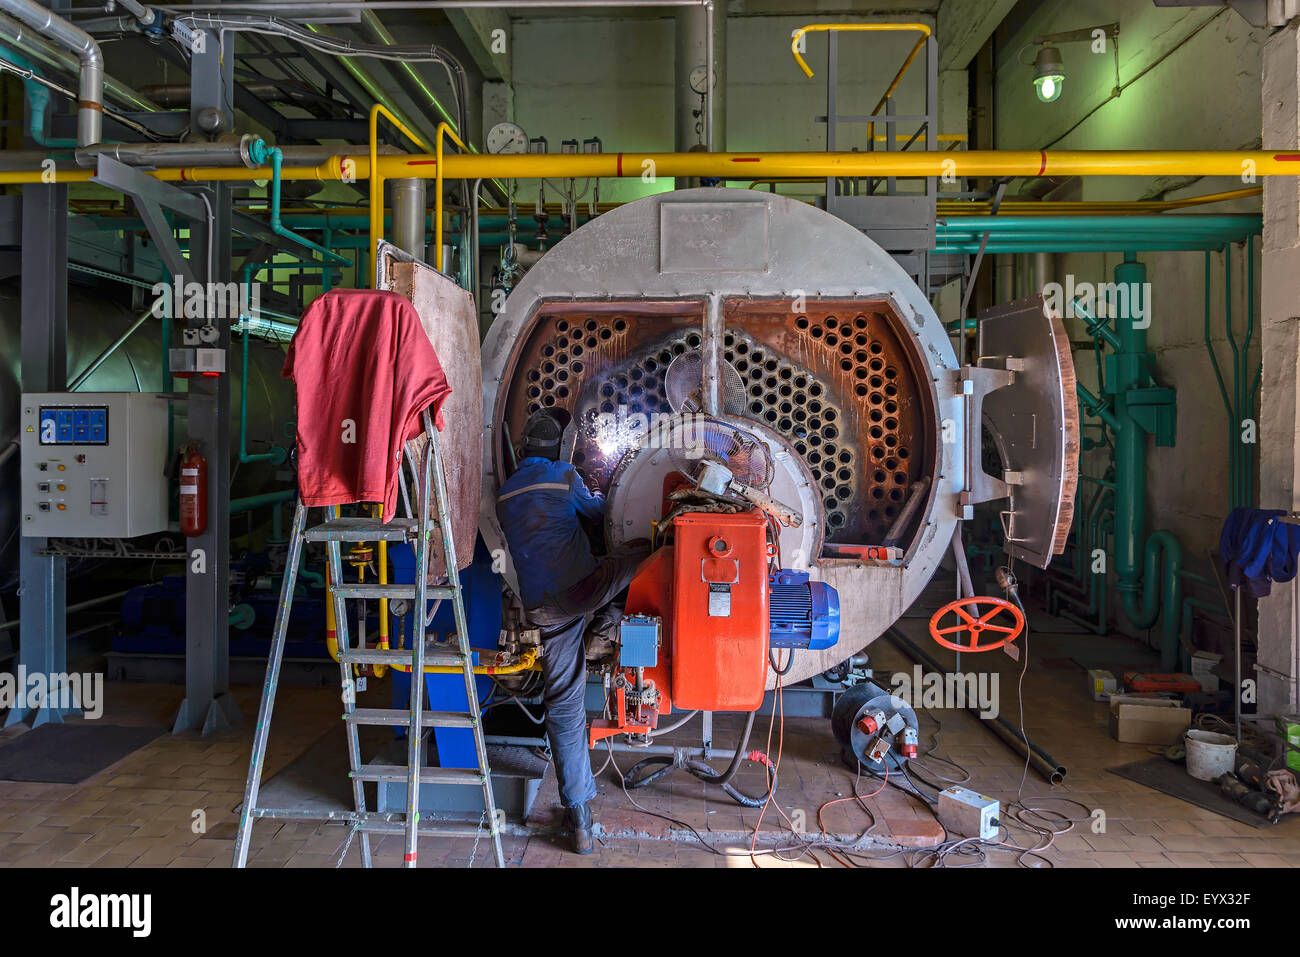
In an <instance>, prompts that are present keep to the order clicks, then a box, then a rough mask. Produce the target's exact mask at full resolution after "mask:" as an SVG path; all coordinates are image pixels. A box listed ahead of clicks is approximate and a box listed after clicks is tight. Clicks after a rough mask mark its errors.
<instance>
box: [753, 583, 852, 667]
mask: <svg viewBox="0 0 1300 957" xmlns="http://www.w3.org/2000/svg"><path fill="white" fill-rule="evenodd" d="M767 582H768V597H767V603H768V621H769V638H768V644H769V645H770V646H771V647H773V648H807V649H810V650H812V651H821V650H822V649H823V648H829V647H830V646H831V645H833V644H835V642H837V641H839V640H840V594H839V592H837V591H836V590H835V589H834V588H832V587H831V586H830V585H828V584H826V583H825V582H815V581H809V580H808V573H807V572H801V571H797V570H795V569H793V568H783V569H781V570H780V571H778V572H777V573H776V574H774V575H772V576H771V577H769V578H768V580H767Z"/></svg>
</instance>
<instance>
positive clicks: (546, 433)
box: [524, 409, 570, 461]
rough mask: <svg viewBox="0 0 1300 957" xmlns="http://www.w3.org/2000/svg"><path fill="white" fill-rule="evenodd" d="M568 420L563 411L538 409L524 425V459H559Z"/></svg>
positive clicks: (567, 415)
mask: <svg viewBox="0 0 1300 957" xmlns="http://www.w3.org/2000/svg"><path fill="white" fill-rule="evenodd" d="M569 420H570V416H569V413H567V412H565V411H564V410H563V409H538V410H537V411H536V412H534V413H533V414H532V415H530V416H529V417H528V421H527V422H526V423H524V458H534V457H538V458H543V459H551V460H552V461H555V460H557V459H559V458H560V453H561V447H562V446H563V444H564V430H565V428H566V427H567V426H568V424H569Z"/></svg>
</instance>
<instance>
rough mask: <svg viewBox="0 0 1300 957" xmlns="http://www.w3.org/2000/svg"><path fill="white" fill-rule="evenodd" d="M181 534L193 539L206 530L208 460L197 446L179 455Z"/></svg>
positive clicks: (186, 448)
mask: <svg viewBox="0 0 1300 957" xmlns="http://www.w3.org/2000/svg"><path fill="white" fill-rule="evenodd" d="M180 491H181V495H180V499H181V501H180V514H181V534H182V535H184V536H185V537H186V538H195V537H197V536H199V535H202V534H203V533H204V532H206V531H207V530H208V460H207V459H205V458H204V457H203V456H202V455H200V454H199V450H198V447H197V446H194V445H187V446H185V449H184V451H183V452H182V453H181V489H180Z"/></svg>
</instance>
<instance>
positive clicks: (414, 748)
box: [234, 411, 505, 867]
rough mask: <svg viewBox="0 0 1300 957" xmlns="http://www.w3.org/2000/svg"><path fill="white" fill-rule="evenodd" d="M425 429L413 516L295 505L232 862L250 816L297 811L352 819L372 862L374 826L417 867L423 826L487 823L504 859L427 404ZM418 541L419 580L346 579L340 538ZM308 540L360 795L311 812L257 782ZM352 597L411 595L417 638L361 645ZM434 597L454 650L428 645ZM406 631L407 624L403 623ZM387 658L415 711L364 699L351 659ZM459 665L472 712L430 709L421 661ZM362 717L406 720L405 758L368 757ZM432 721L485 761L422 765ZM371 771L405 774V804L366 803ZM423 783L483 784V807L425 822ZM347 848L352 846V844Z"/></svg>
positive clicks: (430, 831) (377, 775) (282, 816)
mask: <svg viewBox="0 0 1300 957" xmlns="http://www.w3.org/2000/svg"><path fill="white" fill-rule="evenodd" d="M424 431H425V436H426V438H427V444H426V446H425V449H424V453H423V455H421V456H419V460H420V472H419V473H417V474H418V475H419V476H420V478H418V479H417V485H416V507H415V509H414V510H412V509H411V501H410V496H409V494H408V491H407V487H406V478H405V473H404V472H401V471H400V470H399V474H400V475H401V477H402V498H403V501H404V502H405V503H406V511H407V517H394V518H393V519H392V520H390V521H388V522H383V521H381V520H379V519H377V518H343V517H340V515H339V509H338V507H337V506H334V507H330V508H328V509H326V511H327V519H326V521H325V522H324V523H322V524H320V525H316V526H314V527H312V528H308V527H307V511H308V509H307V507H305V506H304V505H303V504H302V502H301V501H299V503H298V507H297V510H296V511H295V513H294V520H293V531H292V532H291V535H290V540H289V554H288V558H287V560H286V564H285V574H284V583H283V585H282V587H281V591H280V605H279V608H278V610H277V611H276V617H275V637H274V639H273V641H272V643H271V652H270V655H269V657H268V659H267V663H266V683H265V685H264V686H263V688H262V704H261V706H260V708H259V709H258V713H257V731H256V734H255V735H254V737H253V753H252V755H251V757H250V758H249V763H248V781H247V783H246V784H245V785H244V803H243V805H242V807H241V808H240V814H239V830H238V834H237V836H236V839H235V859H234V866H235V867H244V866H245V865H246V864H247V863H248V848H249V842H250V840H251V838H252V832H253V822H254V821H255V820H257V819H259V818H272V819H278V820H296V821H329V822H342V823H347V824H350V825H351V826H352V834H350V835H349V839H348V840H349V844H350V842H351V838H352V835H356V834H359V835H360V844H361V859H362V863H363V864H364V865H365V866H366V867H370V866H371V855H370V835H371V834H405V836H406V848H405V855H404V858H403V861H404V864H405V866H406V867H415V866H416V860H417V857H416V855H417V845H418V840H419V838H420V837H421V836H443V837H474V838H478V837H480V836H481V835H482V834H483V833H484V831H485V830H486V832H487V833H488V834H490V835H491V837H492V842H493V845H494V847H495V850H496V863H497V866H498V867H504V866H505V859H504V857H503V855H502V851H501V833H500V816H499V815H498V814H497V813H496V810H495V809H496V803H495V801H494V800H493V797H492V775H491V771H490V769H489V767H488V757H487V744H486V742H485V741H484V739H483V725H482V720H481V717H480V714H479V704H478V693H477V690H476V688H475V684H474V657H473V653H472V652H471V651H470V647H469V628H468V626H467V623H466V620H465V605H464V601H463V599H462V595H461V587H460V576H459V574H457V572H456V570H457V568H458V567H459V566H458V564H457V561H456V544H455V542H454V541H453V535H452V528H451V517H450V514H449V512H448V508H447V487H446V479H445V475H444V473H443V467H442V454H441V452H440V450H439V446H438V431H437V429H435V428H434V427H433V422H432V420H431V418H430V416H429V413H428V411H425V413H424ZM405 457H406V460H407V464H409V466H410V467H411V470H412V472H413V473H414V472H415V469H416V459H417V456H416V455H415V454H414V449H413V445H412V444H411V443H408V444H407V447H406V450H405ZM431 491H432V495H433V502H434V504H435V506H436V508H437V518H436V520H435V519H433V518H431V517H430V514H429V512H430V508H429V506H430V501H429V495H430V492H431ZM435 526H436V527H437V528H438V529H439V530H440V531H441V534H442V545H443V556H444V559H445V562H444V564H445V567H446V568H447V570H448V574H447V576H446V578H447V582H446V584H443V585H439V586H430V585H429V584H428V582H427V578H428V575H427V571H428V567H429V556H430V548H431V542H432V538H433V530H434V528H435ZM374 541H388V542H411V543H413V545H414V552H415V582H414V584H410V585H389V584H368V583H354V584H348V583H344V581H343V556H342V548H341V543H343V542H374ZM304 542H324V543H325V546H326V549H327V551H328V555H329V570H330V579H331V581H333V582H334V583H335V584H334V586H333V600H334V617H335V623H336V629H337V630H336V634H337V640H338V660H339V672H340V676H341V679H342V682H343V707H344V712H343V724H344V729H345V731H346V734H347V746H348V762H349V765H350V767H351V772H350V775H349V776H350V778H351V780H352V794H353V799H354V802H355V805H356V808H355V810H353V811H325V812H319V811H316V812H313V811H306V810H299V809H294V808H263V807H258V806H257V796H258V791H259V790H260V788H261V782H262V766H263V764H264V762H265V760H266V743H267V739H268V738H269V736H270V732H271V713H272V711H273V709H274V707H275V693H276V688H277V686H278V684H279V680H280V665H281V662H282V661H283V658H284V646H285V640H286V634H287V632H288V626H289V612H290V608H291V606H292V603H293V592H294V587H295V585H296V583H297V578H298V565H299V562H300V560H301V558H302V548H303V543H304ZM350 598H359V599H366V598H379V599H387V600H389V601H394V600H403V601H407V602H409V603H410V605H409V610H408V612H407V613H408V614H409V615H413V616H415V617H414V623H413V627H412V629H411V633H412V642H411V644H412V645H413V647H412V648H409V649H401V648H398V649H382V648H365V647H364V644H365V637H364V635H363V636H362V637H361V640H360V641H359V643H358V647H356V648H353V647H351V645H350V644H349V642H348V618H347V606H346V604H345V603H346V601H347V600H348V599H350ZM429 599H445V600H448V601H450V602H451V603H452V608H453V611H454V613H455V620H456V637H457V642H458V645H459V648H458V650H457V651H454V652H448V651H430V650H426V648H425V643H426V641H427V639H426V638H425V637H424V631H425V627H426V618H425V609H426V608H427V607H428V601H429ZM399 633H400V632H399ZM362 664H369V665H374V664H381V665H388V666H390V667H392V666H398V667H401V666H405V667H408V668H410V674H411V703H410V710H409V711H402V710H400V709H391V708H358V707H357V706H356V690H355V689H356V684H355V681H354V679H353V677H352V669H353V666H354V665H362ZM436 666H451V667H459V668H460V669H461V671H462V672H463V673H464V675H465V695H466V699H467V701H468V710H467V711H466V712H447V711H425V710H424V681H423V675H424V669H425V668H426V667H436ZM360 725H383V726H389V727H400V726H403V725H405V726H406V727H407V729H408V730H407V757H406V764H405V766H403V765H398V764H393V765H387V764H364V763H362V760H361V746H360V738H359V734H358V727H359V726H360ZM428 728H469V729H471V730H472V731H473V732H474V748H475V751H476V752H477V755H478V768H421V767H420V750H421V743H422V738H423V732H424V730H425V729H428ZM366 781H405V782H406V810H405V812H404V813H401V812H377V811H368V810H367V809H366V799H365V782H366ZM421 784H452V785H465V786H469V787H478V788H481V789H482V792H483V817H481V818H480V820H479V823H478V824H477V825H473V824H470V823H452V822H437V821H431V822H428V823H423V824H422V823H421V822H420V814H419V795H420V785H421ZM344 852H345V853H346V848H345V851H344Z"/></svg>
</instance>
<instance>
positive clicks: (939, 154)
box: [0, 150, 1300, 227]
mask: <svg viewBox="0 0 1300 957" xmlns="http://www.w3.org/2000/svg"><path fill="white" fill-rule="evenodd" d="M349 160H350V161H351V163H350V164H349V166H348V168H347V173H348V175H349V177H350V178H352V179H356V180H362V179H369V178H370V174H371V169H372V168H375V169H377V170H378V171H379V174H380V177H381V181H382V180H389V179H397V178H411V179H437V178H439V173H440V172H441V177H442V178H445V179H478V178H479V177H482V178H484V179H490V178H500V179H511V178H514V179H541V178H548V179H573V178H576V179H586V178H589V177H590V178H593V179H618V178H623V177H640V176H643V175H644V176H655V177H659V176H674V177H676V176H708V177H718V178H722V179H732V180H736V179H744V180H754V179H765V178H779V179H786V178H790V177H805V176H806V177H816V178H819V179H824V178H826V177H828V176H831V177H834V176H847V177H875V178H882V177H886V176H893V177H916V178H920V177H929V176H942V175H944V174H945V173H951V174H953V175H956V176H970V177H995V176H1013V177H1014V176H1233V177H1256V176H1296V175H1300V151H1293V152H1285V151H1278V150H1059V151H1052V152H1048V151H1044V150H969V151H966V152H958V153H954V152H951V151H946V150H935V151H932V152H931V151H917V152H913V151H911V150H907V151H902V150H900V151H893V152H887V151H883V150H881V151H876V152H869V153H867V152H858V153H855V152H836V153H826V152H822V151H806V152H791V153H548V154H540V153H531V154H515V155H508V156H507V155H494V154H491V155H484V154H481V153H471V154H453V155H451V156H447V157H445V159H444V164H445V169H442V168H440V167H439V166H438V160H437V157H436V156H432V155H428V154H418V153H413V154H400V155H383V156H378V157H377V158H376V160H375V161H373V162H372V160H371V159H370V157H367V156H365V155H359V156H358V155H352V154H346V155H339V156H332V157H330V158H329V159H328V160H326V161H325V162H324V163H321V164H320V165H319V166H292V167H286V168H285V169H284V170H283V171H282V175H281V179H282V180H284V181H286V182H288V181H303V180H307V181H315V182H330V181H336V180H342V179H344V178H345V177H344V163H345V161H349ZM92 175H93V172H92V171H91V170H75V171H66V172H60V173H58V174H57V176H58V181H59V182H65V183H76V182H86V181H88V180H89V179H90V177H91V176H92ZM150 175H152V176H154V177H155V178H157V179H160V180H164V181H166V182H251V181H254V180H262V179H269V178H270V175H271V174H270V170H269V169H267V168H262V169H246V168H244V167H188V168H178V167H177V168H168V169H159V170H154V171H152V172H151V173H150ZM43 177H44V179H43ZM48 178H49V177H48V174H46V173H43V171H42V170H40V169H35V170H19V171H6V172H0V185H4V184H22V183H41V182H45V181H47V180H48ZM1247 181H1248V180H1247ZM381 202H382V200H381ZM380 222H381V227H382V218H381V220H380Z"/></svg>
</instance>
